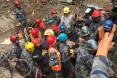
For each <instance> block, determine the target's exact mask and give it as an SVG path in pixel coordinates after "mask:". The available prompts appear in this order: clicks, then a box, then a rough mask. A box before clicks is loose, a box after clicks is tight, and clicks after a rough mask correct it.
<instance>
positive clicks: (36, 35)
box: [30, 28, 43, 66]
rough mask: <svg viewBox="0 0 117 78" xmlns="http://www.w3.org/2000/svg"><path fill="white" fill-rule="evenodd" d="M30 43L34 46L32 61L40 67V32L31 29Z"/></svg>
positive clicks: (41, 57)
mask: <svg viewBox="0 0 117 78" xmlns="http://www.w3.org/2000/svg"><path fill="white" fill-rule="evenodd" d="M30 37H31V41H32V42H33V44H34V47H35V49H34V52H33V53H32V56H33V57H34V58H33V60H34V61H35V62H36V63H37V64H38V65H40V66H42V64H41V62H42V59H43V56H42V36H41V32H40V31H39V30H38V29H37V28H33V29H32V30H31V34H30Z"/></svg>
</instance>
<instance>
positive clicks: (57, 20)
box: [49, 9, 60, 26]
mask: <svg viewBox="0 0 117 78" xmlns="http://www.w3.org/2000/svg"><path fill="white" fill-rule="evenodd" d="M51 14H52V17H50V19H49V20H52V23H53V24H55V25H57V26H58V25H59V24H60V18H59V17H58V16H57V10H56V9H52V11H51Z"/></svg>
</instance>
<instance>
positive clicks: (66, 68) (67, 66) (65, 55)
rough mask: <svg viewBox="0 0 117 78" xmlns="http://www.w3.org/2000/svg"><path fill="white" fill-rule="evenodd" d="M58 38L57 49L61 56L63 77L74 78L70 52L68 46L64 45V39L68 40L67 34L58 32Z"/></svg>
mask: <svg viewBox="0 0 117 78" xmlns="http://www.w3.org/2000/svg"><path fill="white" fill-rule="evenodd" d="M58 40H59V41H60V44H59V50H60V53H61V58H62V60H61V61H62V71H63V76H64V78H75V69H74V65H73V64H72V62H71V60H70V57H71V56H72V54H71V53H70V47H69V46H68V45H66V40H68V36H67V34H65V33H60V34H59V35H58Z"/></svg>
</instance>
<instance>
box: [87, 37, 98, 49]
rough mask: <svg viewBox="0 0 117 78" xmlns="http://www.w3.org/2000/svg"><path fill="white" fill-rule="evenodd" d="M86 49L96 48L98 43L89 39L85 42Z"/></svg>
mask: <svg viewBox="0 0 117 78" xmlns="http://www.w3.org/2000/svg"><path fill="white" fill-rule="evenodd" d="M85 46H86V49H87V50H97V48H98V45H97V42H96V41H95V40H94V39H90V40H88V41H87V42H86V44H85Z"/></svg>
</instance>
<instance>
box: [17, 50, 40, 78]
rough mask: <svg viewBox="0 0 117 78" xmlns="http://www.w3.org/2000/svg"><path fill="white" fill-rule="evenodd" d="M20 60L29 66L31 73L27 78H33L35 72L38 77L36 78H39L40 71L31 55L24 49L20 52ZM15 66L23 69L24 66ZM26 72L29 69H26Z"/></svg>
mask: <svg viewBox="0 0 117 78" xmlns="http://www.w3.org/2000/svg"><path fill="white" fill-rule="evenodd" d="M20 59H24V60H26V61H27V62H28V63H29V64H30V66H31V72H32V73H30V74H29V75H28V78H31V77H34V76H35V75H36V72H38V76H39V77H38V78H40V69H39V68H38V66H37V65H36V64H35V63H34V61H33V60H32V58H31V55H30V54H29V53H28V52H27V51H26V50H25V49H24V50H23V51H22V53H21V57H20ZM17 65H19V66H22V65H23V66H24V67H25V66H26V64H23V63H22V62H17ZM25 68H27V67H25ZM20 70H24V69H22V68H20ZM27 70H29V69H27ZM22 72H23V71H22ZM24 73H25V71H24Z"/></svg>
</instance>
